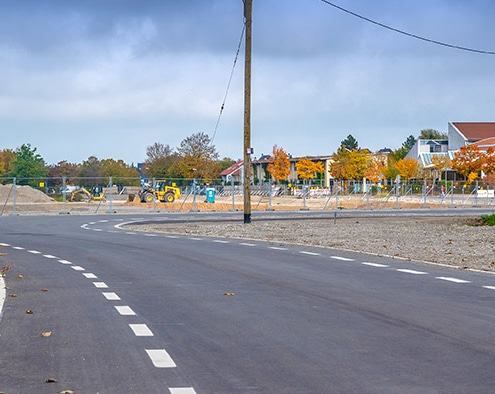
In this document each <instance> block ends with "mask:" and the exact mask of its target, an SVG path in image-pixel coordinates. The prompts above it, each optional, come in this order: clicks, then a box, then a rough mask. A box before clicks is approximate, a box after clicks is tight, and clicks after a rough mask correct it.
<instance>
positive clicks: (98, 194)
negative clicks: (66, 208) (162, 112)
mask: <svg viewBox="0 0 495 394" xmlns="http://www.w3.org/2000/svg"><path fill="white" fill-rule="evenodd" d="M78 194H81V195H83V196H85V197H86V199H87V201H88V202H89V201H105V200H106V199H105V194H104V193H103V187H101V186H95V187H93V188H90V190H88V189H86V188H85V187H80V188H79V189H76V190H73V191H72V193H71V196H70V201H74V200H75V199H76V196H77V195H78Z"/></svg>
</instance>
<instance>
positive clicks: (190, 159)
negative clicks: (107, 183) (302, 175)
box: [0, 133, 234, 186]
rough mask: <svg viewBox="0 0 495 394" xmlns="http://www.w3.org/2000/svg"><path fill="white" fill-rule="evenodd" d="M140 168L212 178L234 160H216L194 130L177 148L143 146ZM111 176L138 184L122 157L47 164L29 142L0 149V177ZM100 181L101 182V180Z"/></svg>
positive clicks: (93, 179)
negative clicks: (143, 155) (143, 153)
mask: <svg viewBox="0 0 495 394" xmlns="http://www.w3.org/2000/svg"><path fill="white" fill-rule="evenodd" d="M146 157H147V158H146V161H145V163H144V166H143V171H144V173H145V174H146V175H148V176H149V177H150V178H175V179H180V178H184V179H187V178H195V177H196V178H200V179H205V180H207V179H215V178H216V177H217V176H218V174H219V173H220V172H221V171H223V170H224V169H225V168H227V167H229V166H230V165H232V164H233V163H234V160H232V159H229V158H223V159H222V160H219V159H218V157H219V155H218V152H217V151H216V148H215V146H214V145H213V144H212V143H211V140H210V138H209V137H208V135H206V134H204V133H196V134H193V135H191V136H189V137H187V138H185V139H184V140H183V141H182V142H181V143H180V145H179V147H177V148H176V149H172V148H171V147H170V146H169V145H165V144H162V143H159V142H156V143H154V144H153V145H150V146H148V147H147V148H146ZM110 176H111V177H112V178H113V182H114V183H119V182H120V181H123V180H126V183H128V184H129V182H130V183H133V182H134V183H136V184H139V178H140V173H139V171H138V169H137V167H136V166H134V165H133V164H131V165H129V164H127V163H125V162H124V161H123V160H115V159H112V158H109V159H98V158H97V157H96V156H90V157H88V159H86V160H84V161H83V162H82V163H70V162H68V161H65V160H64V161H60V162H58V163H56V164H52V165H47V164H46V162H45V160H44V159H43V157H42V156H41V155H40V154H39V153H38V152H37V148H36V147H32V146H31V144H23V145H21V146H20V147H18V148H16V149H15V150H12V149H3V150H0V177H1V178H17V179H18V181H17V182H18V184H32V185H36V182H37V181H38V180H40V179H46V178H53V179H62V178H66V179H67V180H68V181H69V182H79V183H84V184H86V185H88V186H92V185H96V184H98V182H99V181H98V180H97V178H108V177H110ZM100 183H101V182H100Z"/></svg>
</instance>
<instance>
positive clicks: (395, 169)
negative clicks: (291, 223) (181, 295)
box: [0, 129, 495, 185]
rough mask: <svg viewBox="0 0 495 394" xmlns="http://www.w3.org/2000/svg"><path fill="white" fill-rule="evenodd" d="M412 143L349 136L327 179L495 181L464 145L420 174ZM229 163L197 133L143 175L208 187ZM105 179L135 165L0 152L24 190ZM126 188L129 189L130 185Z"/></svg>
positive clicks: (129, 172)
mask: <svg viewBox="0 0 495 394" xmlns="http://www.w3.org/2000/svg"><path fill="white" fill-rule="evenodd" d="M418 138H420V139H446V138H447V136H446V135H445V134H442V133H440V132H438V131H436V130H433V129H426V130H421V132H420V135H419V137H418ZM415 143H416V138H415V137H414V136H412V135H410V136H409V137H407V139H406V140H405V141H404V142H403V143H402V146H401V147H399V148H398V149H396V150H394V151H391V152H387V154H386V155H385V154H383V155H381V154H372V153H371V152H370V151H369V150H368V149H363V148H360V147H359V144H358V141H357V140H356V139H355V138H354V137H353V136H352V135H351V134H349V135H348V136H347V137H346V138H345V139H344V140H342V141H341V144H340V146H339V148H338V149H337V151H336V152H334V153H333V154H332V156H331V159H332V160H331V165H330V168H329V172H330V175H331V176H332V177H334V178H335V179H339V180H358V179H363V178H366V179H368V180H370V181H371V182H373V183H377V182H379V181H381V180H385V179H395V178H396V177H397V176H398V175H399V176H400V177H401V178H403V179H407V180H409V179H413V178H419V177H421V178H431V177H433V176H438V174H441V173H442V172H444V171H445V170H447V169H449V168H452V169H454V170H455V171H457V172H458V173H459V174H461V175H462V176H464V177H465V178H466V179H467V180H468V182H473V181H474V180H475V179H477V178H478V177H480V175H481V174H484V175H486V176H488V177H491V176H493V177H495V175H494V174H495V152H494V149H493V148H489V149H488V150H487V151H480V150H479V148H478V147H477V146H476V145H467V146H465V147H462V148H461V149H460V150H459V151H458V152H457V153H456V155H455V159H454V160H449V158H448V157H446V156H434V157H433V159H432V168H430V169H423V168H420V166H419V163H418V162H417V161H416V160H414V159H411V158H407V159H406V155H407V153H408V152H409V151H410V149H411V148H412V147H413V146H414V144H415ZM234 162H235V161H234V160H232V159H231V158H228V157H224V158H222V159H219V154H218V152H217V150H216V148H215V146H214V145H213V143H212V141H211V139H210V137H209V136H208V135H207V134H204V133H201V132H200V133H196V134H192V135H191V136H189V137H187V138H185V139H184V140H182V141H181V143H180V145H179V146H178V147H177V148H175V149H173V148H171V147H170V146H169V145H166V144H163V143H160V142H155V143H154V144H152V145H149V146H148V147H147V148H146V160H145V162H144V165H143V168H142V170H143V172H144V173H145V174H146V175H148V176H149V177H150V178H156V179H160V178H166V179H174V180H180V179H184V180H188V179H189V180H190V179H193V178H196V179H200V180H202V181H204V182H212V181H213V180H215V179H217V178H218V177H219V174H220V173H221V172H222V171H223V170H224V169H226V168H228V167H229V166H231V165H232V164H233V163H234ZM296 169H297V175H298V178H299V179H301V180H304V181H305V180H310V179H314V178H317V177H319V176H321V175H322V174H323V173H324V171H325V168H324V166H323V163H322V162H320V161H314V160H312V159H310V158H309V157H304V158H301V159H299V160H298V161H297V163H296ZM267 171H268V173H269V174H270V175H271V176H272V177H273V179H275V180H276V181H277V182H283V181H287V180H288V176H289V174H290V158H289V155H288V154H287V153H286V152H285V151H284V149H283V148H282V147H279V146H278V145H274V147H273V151H272V155H271V158H270V160H269V163H268V166H267ZM434 172H436V174H434ZM110 176H111V177H113V182H114V183H118V182H119V181H122V180H124V179H126V180H133V182H139V177H140V173H139V172H138V170H137V168H136V167H135V166H134V165H129V164H127V163H125V162H124V161H123V160H115V159H111V158H110V159H101V160H100V159H98V158H97V157H95V156H90V157H88V159H87V160H84V161H83V162H82V163H69V162H67V161H60V162H58V163H57V164H53V165H47V164H46V163H45V161H44V159H43V158H42V156H41V155H40V154H39V153H38V152H37V149H36V148H35V147H32V146H31V145H30V144H23V145H21V146H20V147H18V148H17V149H15V150H11V149H4V150H0V177H2V178H14V177H15V178H17V179H19V184H23V183H25V184H28V183H30V181H29V180H30V179H44V178H54V179H55V178H56V179H60V178H64V177H65V178H66V179H68V180H77V179H79V180H81V179H85V180H87V179H96V178H108V177H110ZM80 182H83V181H80ZM85 182H97V181H96V180H94V181H85ZM127 183H128V184H129V181H128V182H127ZM89 185H91V183H89Z"/></svg>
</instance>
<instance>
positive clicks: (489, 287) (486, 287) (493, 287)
mask: <svg viewBox="0 0 495 394" xmlns="http://www.w3.org/2000/svg"><path fill="white" fill-rule="evenodd" d="M483 288H484V289H488V290H495V286H483Z"/></svg>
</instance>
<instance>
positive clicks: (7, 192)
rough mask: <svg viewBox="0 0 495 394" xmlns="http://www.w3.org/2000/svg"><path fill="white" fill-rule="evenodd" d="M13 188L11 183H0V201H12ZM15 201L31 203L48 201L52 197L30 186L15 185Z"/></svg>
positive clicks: (51, 199)
mask: <svg viewBox="0 0 495 394" xmlns="http://www.w3.org/2000/svg"><path fill="white" fill-rule="evenodd" d="M13 198H14V190H13V188H12V185H0V202H5V201H7V200H8V202H12V201H13ZM15 200H16V203H21V204H22V203H33V202H38V203H39V202H50V201H53V198H51V197H49V196H47V195H46V194H45V193H43V192H42V191H41V190H38V189H34V188H32V187H31V186H16V189H15Z"/></svg>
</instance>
